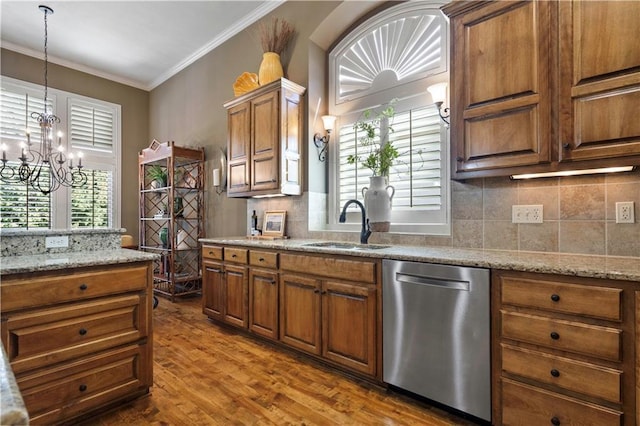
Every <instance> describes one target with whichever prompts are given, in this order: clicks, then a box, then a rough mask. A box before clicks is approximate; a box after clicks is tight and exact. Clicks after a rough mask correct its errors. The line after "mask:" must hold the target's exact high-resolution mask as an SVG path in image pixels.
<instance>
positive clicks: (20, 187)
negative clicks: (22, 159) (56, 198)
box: [0, 162, 51, 229]
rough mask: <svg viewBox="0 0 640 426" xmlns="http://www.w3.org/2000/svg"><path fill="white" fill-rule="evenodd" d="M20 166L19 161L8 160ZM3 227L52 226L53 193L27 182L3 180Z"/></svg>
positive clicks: (0, 220)
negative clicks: (35, 188) (44, 192)
mask: <svg viewBox="0 0 640 426" xmlns="http://www.w3.org/2000/svg"><path fill="white" fill-rule="evenodd" d="M7 166H9V167H18V166H19V163H18V162H8V163H7ZM0 224H1V225H2V228H18V229H38V228H50V227H51V194H47V195H44V194H42V192H40V191H35V190H33V188H31V187H30V186H29V185H27V184H26V183H19V182H17V181H13V182H2V189H1V190H0Z"/></svg>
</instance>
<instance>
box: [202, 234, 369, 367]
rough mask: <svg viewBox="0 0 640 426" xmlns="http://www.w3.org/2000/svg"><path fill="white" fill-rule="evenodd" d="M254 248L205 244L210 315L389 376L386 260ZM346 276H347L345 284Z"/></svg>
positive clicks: (205, 292) (205, 296)
mask: <svg viewBox="0 0 640 426" xmlns="http://www.w3.org/2000/svg"><path fill="white" fill-rule="evenodd" d="M246 251H247V250H246V249H244V248H242V249H241V248H237V247H226V246H224V247H222V249H220V248H219V247H208V246H205V247H203V258H204V259H205V260H204V262H203V277H204V280H203V312H204V313H205V314H206V315H208V316H209V317H210V318H211V319H215V320H218V321H222V322H225V323H228V324H232V325H235V326H237V327H241V328H243V329H247V330H248V331H249V332H250V333H253V334H257V335H260V336H262V337H267V338H269V339H273V340H278V341H279V342H280V343H282V344H284V345H286V346H288V347H290V348H294V349H297V350H300V351H303V352H305V353H308V354H311V355H313V356H314V357H319V358H321V359H324V360H327V361H330V362H331V363H333V364H335V365H338V366H341V367H346V368H347V369H349V370H350V371H353V372H358V373H362V374H365V375H367V376H369V377H376V378H378V379H379V378H380V377H381V374H380V372H379V364H378V359H379V356H378V354H379V352H380V351H381V347H380V345H381V339H380V337H379V331H380V330H379V328H378V318H379V302H378V298H379V292H378V290H377V288H378V284H379V278H378V277H379V274H380V262H379V261H378V262H376V261H370V260H368V259H367V260H362V261H361V260H359V259H356V258H353V257H344V258H340V257H335V256H317V255H316V256H314V255H304V254H297V253H296V254H291V253H281V252H276V251H265V250H260V249H255V250H254V249H250V250H248V251H249V253H248V255H247V254H246ZM207 253H210V254H209V259H207V258H206V257H207V256H206V255H205V254H207ZM234 255H235V256H234ZM227 256H228V257H227ZM231 256H234V257H231ZM214 259H215V260H214ZM247 262H248V266H245V264H244V263H247ZM347 270H348V271H351V272H352V273H347V272H346V271H347ZM302 271H305V272H302ZM338 272H339V273H340V275H342V276H344V277H345V279H337V278H336V277H335V275H336V274H337V273H338ZM351 279H353V280H354V281H350V280H351Z"/></svg>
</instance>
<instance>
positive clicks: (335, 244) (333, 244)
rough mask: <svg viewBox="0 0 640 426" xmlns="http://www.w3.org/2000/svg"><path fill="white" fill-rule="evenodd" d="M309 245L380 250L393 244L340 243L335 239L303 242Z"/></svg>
mask: <svg viewBox="0 0 640 426" xmlns="http://www.w3.org/2000/svg"><path fill="white" fill-rule="evenodd" d="M303 245H304V246H307V247H324V248H335V249H342V250H380V249H385V248H389V247H391V246H383V245H377V244H354V243H340V242H334V241H322V242H319V243H308V244H303Z"/></svg>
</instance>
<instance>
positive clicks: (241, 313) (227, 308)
mask: <svg viewBox="0 0 640 426" xmlns="http://www.w3.org/2000/svg"><path fill="white" fill-rule="evenodd" d="M224 287H225V288H224V296H225V297H224V321H225V322H227V323H229V324H232V325H236V326H238V327H242V328H247V326H248V324H249V319H248V315H247V294H248V290H249V288H248V281H247V268H246V267H244V266H233V265H226V264H225V266H224Z"/></svg>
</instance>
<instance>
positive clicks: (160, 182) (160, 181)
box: [147, 164, 167, 189]
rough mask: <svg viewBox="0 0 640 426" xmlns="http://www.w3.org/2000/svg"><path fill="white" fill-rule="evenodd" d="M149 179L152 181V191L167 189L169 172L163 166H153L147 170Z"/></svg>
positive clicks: (150, 185) (150, 184)
mask: <svg viewBox="0 0 640 426" xmlns="http://www.w3.org/2000/svg"><path fill="white" fill-rule="evenodd" d="M147 178H148V179H149V180H150V183H149V187H150V188H151V189H157V188H165V187H166V186H167V170H166V169H165V168H163V167H162V166H158V165H155V164H154V165H152V166H150V167H149V168H148V169H147Z"/></svg>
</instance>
